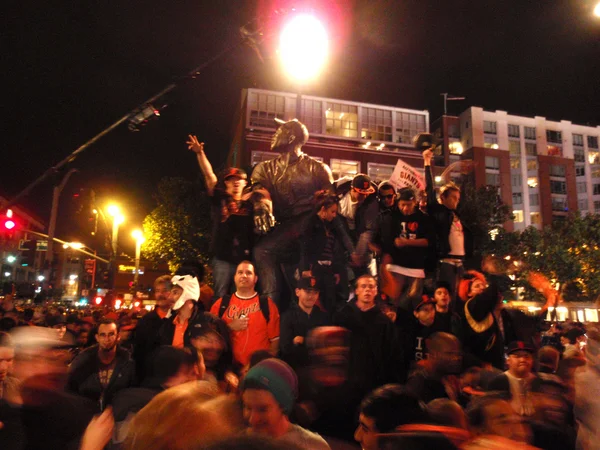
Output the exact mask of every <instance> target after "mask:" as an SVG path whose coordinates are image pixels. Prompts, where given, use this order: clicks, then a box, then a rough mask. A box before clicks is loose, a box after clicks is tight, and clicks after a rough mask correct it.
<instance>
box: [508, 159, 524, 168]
mask: <svg viewBox="0 0 600 450" xmlns="http://www.w3.org/2000/svg"><path fill="white" fill-rule="evenodd" d="M520 167H521V158H510V168H511V169H519V168H520Z"/></svg>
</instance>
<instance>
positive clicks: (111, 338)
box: [96, 323, 119, 352]
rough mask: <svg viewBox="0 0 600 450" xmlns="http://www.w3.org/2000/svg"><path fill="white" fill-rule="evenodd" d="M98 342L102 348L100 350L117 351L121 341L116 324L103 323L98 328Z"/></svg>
mask: <svg viewBox="0 0 600 450" xmlns="http://www.w3.org/2000/svg"><path fill="white" fill-rule="evenodd" d="M96 341H97V342H98V345H99V346H100V350H102V351H105V352H110V351H112V350H114V349H115V347H116V346H117V342H118V341H119V332H118V331H117V325H115V324H114V323H103V324H101V325H100V326H99V327H98V334H96Z"/></svg>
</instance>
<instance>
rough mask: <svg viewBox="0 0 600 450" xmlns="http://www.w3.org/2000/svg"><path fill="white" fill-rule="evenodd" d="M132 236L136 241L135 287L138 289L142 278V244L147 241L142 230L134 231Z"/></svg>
mask: <svg viewBox="0 0 600 450" xmlns="http://www.w3.org/2000/svg"><path fill="white" fill-rule="evenodd" d="M131 236H132V237H133V238H134V239H135V273H134V275H133V286H134V288H137V285H138V280H139V278H140V254H141V252H142V244H143V243H144V241H145V240H146V238H144V233H143V232H142V230H133V232H132V233H131Z"/></svg>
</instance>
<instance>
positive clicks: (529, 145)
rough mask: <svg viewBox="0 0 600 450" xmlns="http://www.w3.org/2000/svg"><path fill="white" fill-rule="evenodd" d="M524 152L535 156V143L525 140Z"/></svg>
mask: <svg viewBox="0 0 600 450" xmlns="http://www.w3.org/2000/svg"><path fill="white" fill-rule="evenodd" d="M525 153H527V156H536V155H537V145H536V144H534V143H533V142H525Z"/></svg>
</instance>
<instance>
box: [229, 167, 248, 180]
mask: <svg viewBox="0 0 600 450" xmlns="http://www.w3.org/2000/svg"><path fill="white" fill-rule="evenodd" d="M232 177H236V178H240V179H241V180H245V179H247V178H248V175H246V172H244V171H243V170H242V169H238V168H237V167H230V168H229V169H227V170H225V173H224V174H223V179H224V180H226V179H227V178H232Z"/></svg>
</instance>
